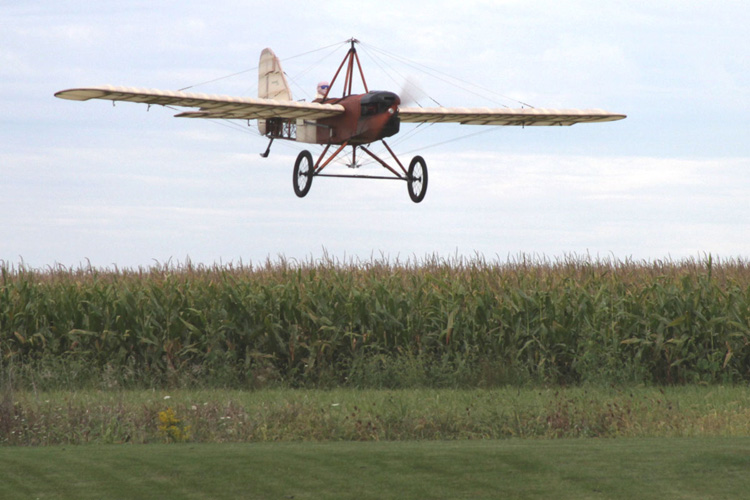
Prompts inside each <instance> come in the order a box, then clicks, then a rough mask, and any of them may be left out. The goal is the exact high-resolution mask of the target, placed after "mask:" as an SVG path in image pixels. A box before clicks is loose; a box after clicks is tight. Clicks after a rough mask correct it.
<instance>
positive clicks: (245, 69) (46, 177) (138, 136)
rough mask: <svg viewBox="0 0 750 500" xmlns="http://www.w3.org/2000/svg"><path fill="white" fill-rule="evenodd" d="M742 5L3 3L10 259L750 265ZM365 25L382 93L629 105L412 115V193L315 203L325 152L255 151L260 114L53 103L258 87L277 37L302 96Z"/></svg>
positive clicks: (405, 156) (475, 102)
mask: <svg viewBox="0 0 750 500" xmlns="http://www.w3.org/2000/svg"><path fill="white" fill-rule="evenodd" d="M748 7H750V5H749V4H748V2H746V1H744V0H724V1H722V2H705V1H697V0H651V1H634V0H627V1H625V0H623V1H606V0H578V1H560V0H537V1H534V0H505V1H502V0H494V1H471V0H464V1H461V2H454V1H444V2H441V1H435V0H432V1H410V2H403V1H402V0H399V1H396V2H391V1H387V0H380V1H377V2H369V1H358V2H351V1H326V2H315V3H312V2H281V1H279V2H268V1H263V2H260V1H248V0H244V1H230V0H213V1H211V2H198V1H192V0H182V1H179V2H178V1H163V2H155V1H152V0H148V1H146V0H142V1H141V0H118V1H116V2H115V1H112V2H110V1H107V0H104V1H100V2H90V1H82V0H28V1H24V2H19V1H18V0H0V25H1V26H2V27H3V28H2V30H0V109H1V110H2V113H1V114H0V260H2V261H4V262H5V263H7V264H13V265H16V264H18V263H20V262H24V263H25V264H27V265H30V266H33V267H45V266H51V265H55V264H58V263H59V264H63V265H65V266H78V265H82V264H83V265H85V264H87V263H89V262H90V263H91V264H92V265H94V266H99V267H110V266H114V265H117V266H119V267H137V266H149V265H151V264H154V263H155V262H159V263H164V262H168V261H170V260H171V262H173V263H181V262H185V261H186V260H187V259H190V260H191V261H192V262H193V263H203V264H208V265H211V264H215V263H227V262H239V261H240V260H241V261H243V262H244V263H249V262H253V263H258V262H263V261H265V260H266V258H269V257H270V258H271V259H272V260H275V259H278V258H279V257H280V256H283V257H285V258H287V259H298V260H309V259H317V258H320V257H321V256H323V255H324V254H326V253H327V254H328V255H329V256H332V257H335V258H338V259H350V258H356V259H361V260H369V259H370V258H371V257H375V258H381V257H385V258H389V259H391V260H395V259H396V258H398V259H400V260H406V259H413V258H416V259H421V258H424V257H426V256H439V257H443V258H452V257H455V256H466V257H474V256H476V255H481V256H484V257H485V258H487V259H499V260H505V259H507V258H509V257H510V258H514V257H516V256H518V255H520V254H529V255H536V256H545V257H547V258H549V259H557V258H564V257H565V256H570V255H591V256H592V257H597V256H599V257H601V258H615V259H619V260H624V259H648V260H652V259H665V258H671V259H681V258H690V257H701V256H704V255H706V254H708V253H710V254H713V255H714V256H719V257H723V258H734V257H742V258H750V120H749V119H748V115H749V114H750V54H748V50H750V49H748V47H750V43H749V42H750V34H748V29H747V27H748V26H750V8H748ZM352 37H356V38H357V39H359V40H360V41H361V42H362V43H361V44H360V46H358V50H359V54H360V57H361V60H362V64H363V66H364V71H365V76H366V78H367V83H368V85H369V87H370V88H371V89H374V88H375V89H388V90H394V91H396V92H400V90H401V88H402V87H403V86H404V81H406V80H409V81H412V82H414V83H415V84H416V85H418V86H419V87H420V88H422V89H423V90H424V92H425V93H426V95H424V96H422V97H421V98H420V104H422V105H425V106H428V105H434V102H433V100H434V101H436V102H439V103H440V104H442V105H445V106H495V105H508V106H519V105H520V104H518V103H517V102H515V101H514V100H518V101H522V102H524V103H529V104H531V105H533V106H535V107H546V108H602V109H606V110H609V111H613V112H618V113H624V114H627V115H628V118H627V119H626V120H623V121H619V122H612V123H604V124H588V125H587V124H580V125H576V126H573V127H560V128H552V127H528V128H525V129H519V128H515V127H494V128H491V127H476V126H461V125H433V126H424V127H420V128H419V129H417V130H414V129H415V126H414V125H412V124H403V125H402V131H401V134H399V135H398V136H396V137H393V138H392V139H391V140H390V142H389V143H390V144H391V145H392V146H394V149H395V150H396V152H397V153H398V154H400V155H401V156H402V161H405V162H408V161H409V159H410V158H411V157H412V156H413V155H415V154H420V155H422V156H423V157H424V158H425V159H426V161H427V165H428V168H429V174H430V178H429V187H428V190H427V196H426V198H425V200H424V201H423V202H422V203H420V204H414V203H412V202H411V201H410V199H409V197H408V194H407V189H406V184H405V183H403V182H390V181H363V180H349V179H328V178H325V179H323V178H317V179H315V181H314V182H313V185H312V189H311V190H310V193H309V194H308V196H307V197H306V198H304V199H299V198H297V197H296V196H295V195H294V193H293V190H292V182H291V172H292V167H293V164H294V160H295V157H296V156H297V154H298V153H299V151H301V150H302V149H303V148H305V147H307V148H309V149H310V150H311V151H312V152H313V153H317V152H319V148H318V147H317V146H313V147H310V146H309V145H300V144H296V143H288V142H287V143H285V142H282V141H276V142H275V143H274V145H273V148H272V152H271V156H270V157H269V158H267V159H262V158H260V156H259V153H261V152H262V151H263V150H264V149H265V147H266V142H267V141H266V140H265V139H264V138H262V137H259V136H258V134H257V130H256V129H254V128H253V127H248V126H247V124H246V123H244V122H239V124H236V123H235V124H234V125H232V124H227V123H225V122H218V123H216V122H211V121H208V120H190V119H176V118H173V115H174V114H176V111H175V110H171V109H166V108H162V107H152V108H151V109H150V110H148V109H147V107H146V106H144V105H136V104H129V103H118V104H117V106H114V107H113V106H112V104H111V103H108V102H105V101H89V102H73V101H65V100H60V99H56V98H54V97H53V94H54V92H56V91H58V90H62V89H66V88H72V87H82V86H90V85H101V84H113V85H127V86H136V87H150V88H159V89H169V90H177V89H181V88H185V87H189V86H192V88H191V89H190V91H194V92H206V93H221V94H230V95H250V96H254V95H256V93H257V69H256V67H257V64H258V57H259V54H260V51H261V50H262V49H263V48H265V47H271V48H272V49H273V50H274V51H275V52H276V54H277V55H278V56H279V57H280V59H281V60H282V64H283V66H284V69H285V71H286V73H287V75H288V77H289V79H290V81H291V85H292V91H293V93H294V94H295V98H299V99H303V98H304V99H308V100H309V99H310V98H311V96H312V95H313V94H314V89H315V85H316V83H317V82H318V81H319V80H326V79H331V78H332V76H333V73H334V71H335V70H336V68H337V67H338V64H339V62H340V61H341V59H342V58H343V57H344V55H345V54H346V50H347V44H346V43H344V42H345V41H346V40H347V39H349V38H352ZM317 49H322V50H317ZM295 56H298V57H295ZM233 73H240V74H238V75H236V76H234V77H231V78H225V79H221V80H218V81H215V82H212V83H207V84H204V85H197V84H200V83H202V82H207V81H210V80H214V79H217V78H220V77H224V76H226V75H230V74H233ZM431 75H432V76H431ZM434 76H437V78H435V77H434ZM472 83H473V84H476V86H474V85H472ZM454 84H457V85H454ZM196 85H197V86H196ZM454 139H455V140H454ZM377 149H379V148H377ZM333 168H335V169H336V171H338V172H340V173H347V168H346V167H345V166H342V165H336V166H334V167H332V169H333ZM381 172H384V171H383V170H382V169H381V168H380V167H378V166H376V165H372V164H368V165H363V166H362V167H361V169H360V173H369V174H374V175H380V174H381Z"/></svg>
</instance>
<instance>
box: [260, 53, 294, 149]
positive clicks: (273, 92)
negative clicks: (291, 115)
mask: <svg viewBox="0 0 750 500" xmlns="http://www.w3.org/2000/svg"><path fill="white" fill-rule="evenodd" d="M258 97H260V98H261V99H276V100H277V101H291V100H292V91H291V90H289V83H288V82H287V81H286V77H285V76H284V71H283V70H282V69H281V62H280V61H279V58H278V57H276V54H274V53H273V50H271V49H263V51H262V52H261V53H260V63H259V64H258ZM258 130H260V133H261V134H263V135H265V133H266V121H265V120H258Z"/></svg>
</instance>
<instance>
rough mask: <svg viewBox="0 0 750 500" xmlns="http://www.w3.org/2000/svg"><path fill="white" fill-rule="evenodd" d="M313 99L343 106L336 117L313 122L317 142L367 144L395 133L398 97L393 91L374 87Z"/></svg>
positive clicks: (398, 123) (397, 120)
mask: <svg viewBox="0 0 750 500" xmlns="http://www.w3.org/2000/svg"><path fill="white" fill-rule="evenodd" d="M315 102H321V103H324V104H339V105H341V106H343V107H344V109H345V111H344V113H342V114H340V115H338V116H334V117H331V118H322V119H319V120H317V121H316V123H317V126H318V132H317V139H318V140H317V141H316V142H318V143H319V144H344V143H348V144H352V145H357V144H369V143H371V142H375V141H378V140H380V139H384V138H386V137H390V136H392V135H394V134H396V133H398V130H399V126H400V123H401V120H400V119H399V117H398V106H399V104H401V99H400V98H399V97H398V96H397V95H396V94H394V93H393V92H388V91H385V90H376V91H372V92H368V93H366V94H358V95H349V96H346V97H340V98H335V99H325V100H317V101H315Z"/></svg>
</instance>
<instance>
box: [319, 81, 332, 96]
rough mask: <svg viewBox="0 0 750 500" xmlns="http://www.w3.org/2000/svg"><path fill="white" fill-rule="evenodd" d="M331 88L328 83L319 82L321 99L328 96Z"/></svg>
mask: <svg viewBox="0 0 750 500" xmlns="http://www.w3.org/2000/svg"><path fill="white" fill-rule="evenodd" d="M329 88H330V84H329V83H328V82H318V95H319V96H321V97H322V96H324V95H326V92H328V89H329Z"/></svg>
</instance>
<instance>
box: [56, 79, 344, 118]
mask: <svg viewBox="0 0 750 500" xmlns="http://www.w3.org/2000/svg"><path fill="white" fill-rule="evenodd" d="M55 97H59V98H61V99H70V100H73V101H88V100H89V99H103V100H105V101H125V102H138V103H144V104H149V105H150V104H159V105H162V106H180V107H185V108H199V109H198V110H197V111H186V112H183V113H179V114H177V115H175V116H177V117H181V118H227V119H235V118H236V119H243V120H245V119H247V120H250V119H256V118H260V119H264V118H290V119H293V118H306V119H312V120H314V119H318V118H326V117H329V116H336V115H339V114H341V113H343V112H344V107H343V106H341V105H339V104H318V103H314V102H298V101H279V100H275V99H259V98H252V97H229V96H221V95H209V94H194V93H187V92H175V91H169V90H154V89H139V88H131V87H112V86H103V87H88V88H80V89H69V90H61V91H60V92H57V93H55Z"/></svg>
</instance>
